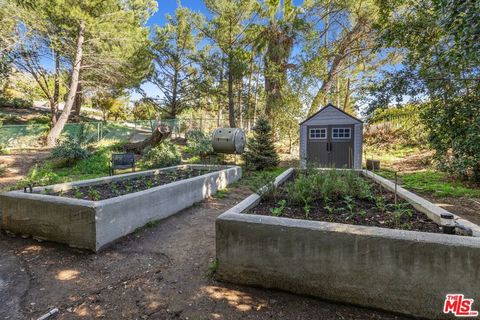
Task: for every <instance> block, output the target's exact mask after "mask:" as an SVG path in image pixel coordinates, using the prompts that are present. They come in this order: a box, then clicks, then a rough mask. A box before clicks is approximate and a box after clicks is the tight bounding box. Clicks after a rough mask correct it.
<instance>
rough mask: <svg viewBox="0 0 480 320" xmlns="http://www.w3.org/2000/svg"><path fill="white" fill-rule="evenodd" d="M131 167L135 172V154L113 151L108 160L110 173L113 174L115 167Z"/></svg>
mask: <svg viewBox="0 0 480 320" xmlns="http://www.w3.org/2000/svg"><path fill="white" fill-rule="evenodd" d="M130 168H131V169H132V172H135V155H134V154H133V153H113V154H112V160H111V161H110V170H109V171H110V172H109V173H110V175H111V176H113V175H114V174H115V169H130Z"/></svg>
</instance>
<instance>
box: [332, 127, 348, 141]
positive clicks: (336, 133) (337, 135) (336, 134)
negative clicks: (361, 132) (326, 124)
mask: <svg viewBox="0 0 480 320" xmlns="http://www.w3.org/2000/svg"><path fill="white" fill-rule="evenodd" d="M351 131H352V129H351V128H333V129H332V138H333V139H350V138H351V136H352V132H351Z"/></svg>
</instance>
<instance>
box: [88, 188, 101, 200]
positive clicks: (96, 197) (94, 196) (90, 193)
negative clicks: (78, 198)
mask: <svg viewBox="0 0 480 320" xmlns="http://www.w3.org/2000/svg"><path fill="white" fill-rule="evenodd" d="M100 196H101V195H100V192H98V191H97V190H95V189H93V188H90V189H88V197H89V198H90V199H92V200H93V201H98V200H100Z"/></svg>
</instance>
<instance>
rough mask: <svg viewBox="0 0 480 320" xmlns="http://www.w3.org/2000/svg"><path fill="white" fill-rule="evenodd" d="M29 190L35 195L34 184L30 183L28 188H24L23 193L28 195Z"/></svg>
mask: <svg viewBox="0 0 480 320" xmlns="http://www.w3.org/2000/svg"><path fill="white" fill-rule="evenodd" d="M27 188H28V191H29V192H30V193H33V184H32V183H29V184H28V185H27V186H26V187H23V192H25V193H27Z"/></svg>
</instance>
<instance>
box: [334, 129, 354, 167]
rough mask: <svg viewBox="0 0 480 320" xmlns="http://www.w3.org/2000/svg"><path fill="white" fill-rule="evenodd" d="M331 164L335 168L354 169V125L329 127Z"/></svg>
mask: <svg viewBox="0 0 480 320" xmlns="http://www.w3.org/2000/svg"><path fill="white" fill-rule="evenodd" d="M328 133H329V141H330V148H329V149H330V150H331V152H330V156H331V164H332V166H333V167H335V168H353V158H354V156H353V134H354V126H353V125H338V126H337V125H331V126H329V132H328Z"/></svg>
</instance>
